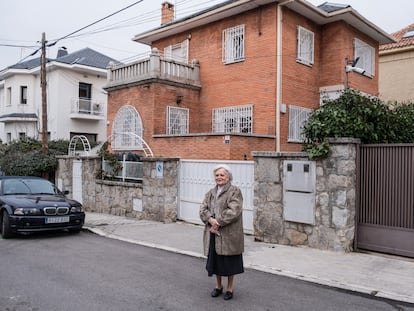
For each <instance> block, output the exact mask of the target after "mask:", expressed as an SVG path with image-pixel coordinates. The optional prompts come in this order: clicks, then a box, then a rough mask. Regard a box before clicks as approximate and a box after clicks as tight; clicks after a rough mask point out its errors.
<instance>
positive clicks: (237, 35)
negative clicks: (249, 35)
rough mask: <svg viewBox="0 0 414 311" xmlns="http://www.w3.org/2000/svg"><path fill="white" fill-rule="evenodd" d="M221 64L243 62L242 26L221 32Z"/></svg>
mask: <svg viewBox="0 0 414 311" xmlns="http://www.w3.org/2000/svg"><path fill="white" fill-rule="evenodd" d="M222 48H223V63H225V64H230V63H234V62H239V61H242V60H244V25H239V26H236V27H232V28H228V29H225V30H223V47H222Z"/></svg>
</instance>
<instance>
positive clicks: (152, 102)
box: [108, 3, 378, 160]
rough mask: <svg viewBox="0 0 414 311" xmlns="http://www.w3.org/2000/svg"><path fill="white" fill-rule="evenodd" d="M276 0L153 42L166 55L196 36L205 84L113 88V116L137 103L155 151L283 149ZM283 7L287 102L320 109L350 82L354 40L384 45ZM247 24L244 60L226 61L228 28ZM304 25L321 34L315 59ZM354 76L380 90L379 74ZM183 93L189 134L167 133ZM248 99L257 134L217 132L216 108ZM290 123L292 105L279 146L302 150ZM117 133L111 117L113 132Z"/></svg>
mask: <svg viewBox="0 0 414 311" xmlns="http://www.w3.org/2000/svg"><path fill="white" fill-rule="evenodd" d="M277 6H278V4H277V3H271V4H268V5H265V6H262V7H258V8H254V9H252V10H250V11H247V12H244V13H242V14H239V15H234V16H231V17H228V18H225V19H222V20H219V21H216V22H213V23H210V24H206V25H203V26H200V27H198V28H194V29H191V31H186V32H183V33H180V34H176V35H172V36H168V37H166V38H164V39H160V40H157V41H154V42H152V47H155V48H157V49H158V50H159V51H161V54H162V51H164V48H165V47H167V46H170V45H175V44H177V43H180V42H183V41H184V40H189V44H188V48H189V51H188V54H189V61H190V62H191V60H193V59H196V60H197V61H198V62H199V65H200V84H201V88H199V89H197V88H194V87H189V86H186V85H184V84H183V85H177V84H174V83H168V81H163V80H159V81H152V82H149V83H146V84H141V85H136V86H126V87H125V88H120V89H119V88H118V89H116V90H111V91H110V92H109V99H108V120H113V118H114V116H115V114H116V112H117V111H118V110H119V109H120V108H121V107H122V106H123V105H125V104H129V105H133V106H134V107H135V108H136V109H137V111H138V112H139V114H140V116H141V118H142V121H143V126H144V137H143V138H144V139H145V141H146V142H147V143H148V144H149V145H150V147H151V149H152V150H153V152H154V154H155V155H156V156H164V157H183V158H199V159H229V160H236V159H237V160H238V159H243V158H247V159H251V152H252V151H277V150H276V148H277V147H276V145H277V141H276V134H277V128H276V127H277V124H276V118H277V115H276V107H277V91H278V89H279V86H278V85H277V84H278V81H277V58H278V55H277V31H278V23H277V21H278V16H277V14H278V7H277ZM282 12H283V13H282V14H283V18H282V36H283V37H282V57H281V59H282V68H281V70H282V75H281V77H282V79H281V80H282V81H281V88H280V90H281V103H282V104H283V105H285V106H286V107H289V105H294V106H300V107H305V108H311V109H315V108H318V107H319V101H320V90H321V88H324V87H330V86H338V85H342V86H343V85H344V80H345V70H344V68H345V58H349V59H352V58H353V55H352V54H353V39H354V38H359V39H361V40H363V41H365V42H367V43H369V44H372V46H374V47H376V48H377V46H378V44H376V43H375V42H373V40H372V39H370V38H367V37H366V36H364V35H362V33H360V32H358V30H356V29H355V28H353V27H351V26H349V25H348V24H346V23H344V22H334V23H330V24H325V25H323V26H321V25H317V24H316V23H314V22H313V21H311V20H309V19H307V18H305V17H304V16H301V15H299V14H298V13H296V12H293V11H291V10H289V9H288V8H286V7H283V8H282ZM242 24H243V25H245V37H244V38H245V39H244V40H245V59H244V61H241V62H236V63H232V64H224V63H223V61H222V32H223V30H224V29H227V28H230V27H234V26H238V25H242ZM299 25H300V26H302V27H304V28H306V29H308V30H310V31H312V32H313V33H314V36H315V37H314V43H315V49H314V64H313V65H312V66H307V65H304V64H301V63H299V62H297V61H296V55H297V52H296V51H297V27H298V26H299ZM376 63H377V60H376ZM376 67H378V65H377V64H376ZM348 82H349V86H350V87H356V88H359V89H360V90H361V91H363V92H366V93H369V94H377V93H378V78H377V76H374V77H373V78H372V79H371V78H368V77H366V76H362V75H358V74H355V73H349V74H348ZM177 93H182V94H183V95H184V97H183V100H182V102H181V103H180V107H185V108H188V109H189V110H190V117H189V119H190V125H189V132H190V134H189V135H185V136H179V137H169V136H168V137H167V136H166V107H167V106H169V105H172V106H177V103H176V95H177ZM241 105H253V107H254V108H253V134H252V135H248V134H246V135H244V134H239V135H230V137H231V139H230V142H229V143H226V142H225V139H224V138H225V135H223V134H221V135H214V134H212V110H213V109H214V108H221V107H228V106H241ZM288 128H289V110H288V109H286V111H285V112H282V113H281V114H280V151H300V150H301V147H302V146H301V144H299V143H291V142H288ZM110 133H111V124H109V126H108V136H109V135H110ZM217 150H220V151H219V153H218V152H217Z"/></svg>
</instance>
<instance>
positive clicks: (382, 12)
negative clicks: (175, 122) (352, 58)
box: [0, 0, 414, 70]
mask: <svg viewBox="0 0 414 311" xmlns="http://www.w3.org/2000/svg"><path fill="white" fill-rule="evenodd" d="M164 1H165V0H142V1H136V0H116V1H113V0H71V1H62V0H37V1H35V0H0V70H1V69H3V68H5V67H7V66H10V65H13V64H15V63H17V62H18V61H20V60H21V59H24V58H27V57H28V56H29V55H30V54H31V53H33V52H34V51H36V50H37V49H38V48H39V47H40V43H39V42H40V41H41V38H42V33H43V32H44V33H45V34H46V40H48V42H54V41H56V39H59V38H62V37H65V36H67V35H69V34H71V33H73V32H75V31H77V30H78V29H81V28H83V27H85V26H87V25H89V24H91V23H94V22H96V21H98V20H100V19H102V18H104V17H106V16H108V15H110V14H112V13H114V12H117V11H119V10H121V9H124V8H126V7H128V6H130V5H132V6H131V7H129V8H128V9H126V10H125V11H122V12H120V13H118V14H115V15H114V16H112V17H110V18H108V19H105V20H103V21H102V22H99V23H97V24H96V25H94V26H91V27H88V28H86V29H84V30H82V31H81V32H78V33H76V34H75V36H76V37H74V38H66V39H62V40H60V41H58V42H57V43H56V45H55V46H54V47H50V48H48V51H47V57H50V58H54V57H56V52H57V49H58V48H59V47H61V46H65V47H66V48H67V49H68V51H69V52H74V51H77V50H80V49H82V48H85V47H89V48H92V49H94V50H96V51H98V52H101V53H103V54H105V55H108V56H110V57H112V58H115V59H117V60H120V61H124V62H128V61H129V60H133V59H134V58H137V57H140V56H141V57H142V56H143V54H147V53H148V51H149V48H148V47H147V46H144V45H141V44H138V43H136V42H133V41H132V40H131V38H132V37H133V36H134V35H136V34H139V33H142V32H144V31H147V30H150V29H153V28H155V27H157V26H159V25H160V19H161V17H160V16H161V14H160V12H161V3H162V2H164ZM224 1H225V0H175V1H174V0H170V2H172V3H175V5H176V17H177V18H181V17H183V16H186V15H189V14H192V13H195V12H197V11H199V10H201V9H204V8H206V7H209V6H211V5H214V4H217V3H221V2H224ZM308 1H309V2H310V3H312V4H314V5H316V6H317V5H320V4H322V3H324V2H325V1H324V0H308ZM137 2H139V3H137ZM328 2H334V3H342V4H350V5H351V6H352V7H353V8H354V9H355V10H357V11H358V12H359V13H360V14H361V15H362V16H364V17H365V18H366V19H368V20H369V21H371V22H373V23H374V24H375V25H377V26H378V27H380V28H381V29H383V30H384V31H386V32H388V33H393V32H395V31H398V30H400V29H402V28H404V27H406V26H408V25H410V24H412V23H414V15H413V12H414V1H413V0H393V1H384V0H380V1H376V0H333V1H328ZM134 3H137V4H135V5H133V4H134ZM79 35H80V36H79ZM11 46H18V47H11ZM36 56H37V57H39V56H40V54H39V53H37V54H36ZM33 57H34V56H32V57H30V58H33Z"/></svg>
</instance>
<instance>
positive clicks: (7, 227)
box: [0, 176, 85, 238]
mask: <svg viewBox="0 0 414 311" xmlns="http://www.w3.org/2000/svg"><path fill="white" fill-rule="evenodd" d="M65 194H67V193H63V192H62V191H60V190H59V189H58V188H57V187H56V186H55V185H54V184H52V183H51V182H49V181H48V180H46V179H43V178H40V177H30V176H0V230H1V235H2V237H3V238H10V237H12V236H13V235H14V234H16V233H24V232H37V231H51V230H69V231H73V232H79V231H80V230H81V229H82V226H83V224H84V221H85V213H84V212H83V207H82V204H81V203H79V202H77V201H75V200H71V199H68V198H66V196H65Z"/></svg>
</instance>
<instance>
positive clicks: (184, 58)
mask: <svg viewBox="0 0 414 311" xmlns="http://www.w3.org/2000/svg"><path fill="white" fill-rule="evenodd" d="M188 42H189V40H188V39H186V40H184V41H183V42H181V43H177V44H174V45H169V46H167V47H166V48H164V58H165V59H167V60H175V61H177V62H180V63H186V64H187V63H188Z"/></svg>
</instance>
